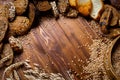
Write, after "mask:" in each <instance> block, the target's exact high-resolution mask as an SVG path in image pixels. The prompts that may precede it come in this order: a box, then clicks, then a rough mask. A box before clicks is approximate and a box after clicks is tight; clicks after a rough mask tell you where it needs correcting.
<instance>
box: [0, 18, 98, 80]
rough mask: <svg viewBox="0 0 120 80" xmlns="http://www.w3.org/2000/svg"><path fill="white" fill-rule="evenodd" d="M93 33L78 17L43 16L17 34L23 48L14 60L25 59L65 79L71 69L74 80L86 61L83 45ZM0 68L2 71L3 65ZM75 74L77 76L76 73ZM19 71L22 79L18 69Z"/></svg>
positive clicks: (80, 75) (82, 19)
mask: <svg viewBox="0 0 120 80" xmlns="http://www.w3.org/2000/svg"><path fill="white" fill-rule="evenodd" d="M96 37H98V35H97V34H96V32H95V31H94V30H93V29H92V28H91V26H90V25H89V23H88V22H87V21H86V20H85V19H84V18H82V17H78V18H76V19H70V18H65V17H60V19H58V20H55V19H54V18H49V17H47V18H46V17H43V18H42V19H41V22H40V24H39V26H36V27H35V26H34V27H33V28H32V29H31V30H30V32H29V33H28V34H27V35H25V36H22V38H20V40H21V41H22V43H23V47H24V52H23V53H22V54H20V55H16V56H15V62H18V61H21V60H26V59H29V60H30V62H31V63H37V64H39V65H40V67H41V68H43V69H45V71H46V72H54V73H61V74H62V75H63V76H64V78H65V79H66V80H71V79H70V77H69V75H68V73H67V71H69V70H72V71H73V74H74V75H75V78H76V79H75V80H82V79H80V78H81V77H82V76H84V75H83V74H81V72H82V70H83V68H82V66H83V65H86V63H85V61H86V60H87V59H88V58H89V56H90V55H89V50H88V47H87V45H90V44H91V43H92V39H94V38H96ZM0 71H1V72H0V75H2V71H3V69H0ZM76 74H79V76H78V77H76ZM19 75H20V76H21V78H22V79H21V80H24V78H23V77H22V76H23V74H22V70H20V71H19ZM0 78H1V76H0Z"/></svg>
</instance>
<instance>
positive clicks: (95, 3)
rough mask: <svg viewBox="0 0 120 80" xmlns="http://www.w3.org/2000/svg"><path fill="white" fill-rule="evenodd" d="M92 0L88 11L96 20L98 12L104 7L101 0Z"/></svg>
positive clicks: (98, 16)
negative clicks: (90, 8)
mask: <svg viewBox="0 0 120 80" xmlns="http://www.w3.org/2000/svg"><path fill="white" fill-rule="evenodd" d="M91 2H92V10H91V13H90V16H91V17H92V18H93V19H95V20H98V19H99V18H100V14H101V12H102V10H103V9H104V5H103V1H102V0H91Z"/></svg>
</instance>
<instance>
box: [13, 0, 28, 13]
mask: <svg viewBox="0 0 120 80" xmlns="http://www.w3.org/2000/svg"><path fill="white" fill-rule="evenodd" d="M14 5H15V9H16V14H17V15H22V14H23V13H24V12H25V11H26V9H27V6H28V0H15V1H14Z"/></svg>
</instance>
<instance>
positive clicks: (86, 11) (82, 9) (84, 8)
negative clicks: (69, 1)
mask: <svg viewBox="0 0 120 80" xmlns="http://www.w3.org/2000/svg"><path fill="white" fill-rule="evenodd" d="M79 1H80V0H76V7H77V9H78V11H79V13H81V14H82V15H83V16H88V15H90V11H91V9H92V2H91V0H88V1H87V2H85V3H81V2H79Z"/></svg>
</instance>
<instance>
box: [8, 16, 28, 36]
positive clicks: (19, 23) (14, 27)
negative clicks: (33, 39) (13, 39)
mask: <svg viewBox="0 0 120 80" xmlns="http://www.w3.org/2000/svg"><path fill="white" fill-rule="evenodd" d="M29 29H30V21H29V19H28V18H27V17H24V16H17V17H16V19H15V20H14V21H13V22H11V23H9V34H10V35H14V36H16V35H17V36H18V35H24V34H25V33H27V31H28V30H29Z"/></svg>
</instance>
